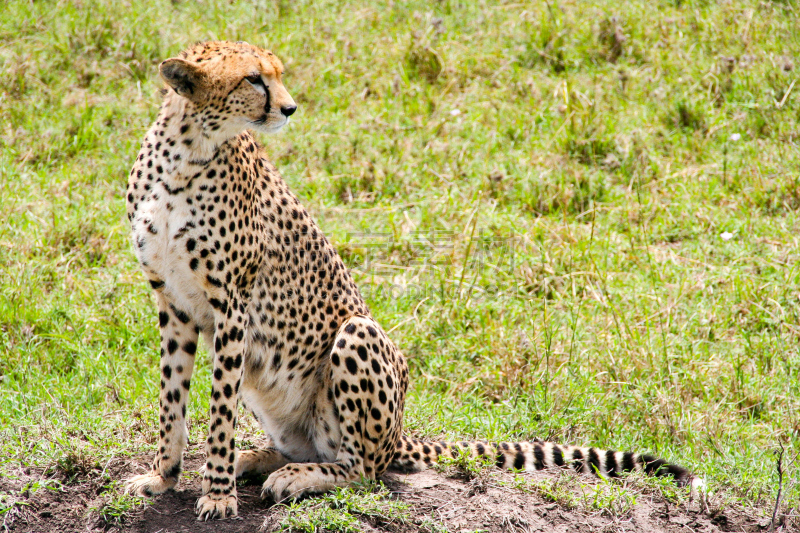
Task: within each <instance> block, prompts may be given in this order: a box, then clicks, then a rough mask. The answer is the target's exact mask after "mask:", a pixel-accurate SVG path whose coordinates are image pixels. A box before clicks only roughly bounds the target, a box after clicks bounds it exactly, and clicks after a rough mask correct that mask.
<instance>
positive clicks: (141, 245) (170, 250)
mask: <svg viewBox="0 0 800 533" xmlns="http://www.w3.org/2000/svg"><path fill="white" fill-rule="evenodd" d="M195 211H196V210H195V209H193V208H192V206H190V205H189V203H188V202H187V201H186V197H185V196H181V195H170V194H169V193H168V192H167V191H166V189H164V188H163V187H162V186H160V184H155V185H154V187H153V190H152V193H151V194H150V196H149V197H148V198H143V199H142V200H141V201H140V202H139V206H138V209H137V210H136V213H135V216H134V218H133V220H132V221H131V226H132V238H133V243H134V250H135V252H136V257H137V259H138V260H139V264H140V265H141V267H142V270H143V271H144V273H145V275H146V276H147V278H148V279H149V280H150V283H151V285H153V287H154V288H158V287H159V286H161V285H162V284H163V288H162V290H163V291H164V294H165V296H166V297H167V299H168V300H169V301H170V302H172V303H173V304H174V305H175V306H176V307H178V308H180V309H182V310H183V311H184V312H186V313H188V314H189V315H190V316H191V317H192V318H193V319H194V320H195V322H196V323H197V324H198V325H199V326H200V327H201V329H202V330H204V331H208V330H209V329H210V328H213V324H214V316H213V309H212V307H211V305H210V304H209V302H208V298H207V297H206V294H205V291H204V289H203V286H202V285H201V283H200V281H199V279H198V277H197V276H196V275H195V272H194V271H193V270H192V267H191V261H192V259H193V256H192V254H191V253H190V252H189V250H187V243H188V242H189V241H190V240H191V239H197V238H199V237H200V234H201V231H200V230H199V228H201V220H200V219H199V217H197V216H196V214H195Z"/></svg>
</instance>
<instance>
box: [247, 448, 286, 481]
mask: <svg viewBox="0 0 800 533" xmlns="http://www.w3.org/2000/svg"><path fill="white" fill-rule="evenodd" d="M289 462H290V461H289V458H288V457H286V456H285V455H283V454H282V453H281V452H280V451H279V450H276V449H275V448H265V449H262V450H242V451H240V452H239V453H238V454H237V456H236V479H243V478H250V477H256V476H266V475H269V474H271V473H273V472H274V471H276V470H278V469H279V468H282V467H283V466H286V465H287V464H289Z"/></svg>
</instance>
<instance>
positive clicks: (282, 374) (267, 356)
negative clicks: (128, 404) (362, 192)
mask: <svg viewBox="0 0 800 533" xmlns="http://www.w3.org/2000/svg"><path fill="white" fill-rule="evenodd" d="M159 72H160V75H161V77H162V78H163V81H164V82H165V87H164V89H163V103H162V105H161V108H160V111H159V113H158V117H157V119H156V121H155V123H154V124H153V126H152V127H151V128H150V130H149V131H148V133H147V134H146V136H145V138H144V141H143V143H142V147H141V151H140V152H139V155H138V157H137V159H136V161H135V164H134V165H133V169H132V170H131V172H130V177H129V181H128V187H127V216H128V220H129V222H130V224H131V230H132V241H133V248H134V251H135V254H136V257H137V259H138V261H139V264H140V266H141V269H142V271H143V272H144V275H145V277H146V278H147V280H148V281H149V282H150V285H151V287H152V289H153V291H154V294H155V300H156V304H157V308H158V320H159V326H160V333H161V358H160V367H161V389H160V394H159V415H160V416H159V428H160V432H159V442H158V449H157V452H156V455H155V459H154V462H153V466H152V469H151V470H150V472H149V473H147V474H143V475H137V476H134V477H132V478H131V479H129V480H128V481H127V489H128V491H129V492H131V493H134V494H137V495H142V496H152V495H157V494H160V493H163V492H165V491H167V490H169V489H172V488H174V487H175V486H176V484H177V483H178V477H179V475H180V472H181V468H182V456H183V450H184V448H185V446H186V444H187V429H186V402H187V399H188V397H189V387H190V383H191V378H192V370H193V367H194V360H195V355H196V351H197V343H198V337H199V336H200V334H202V336H203V338H204V341H205V342H206V344H207V346H209V349H210V351H212V352H213V355H212V359H213V378H212V388H211V400H210V404H211V407H210V411H211V413H210V428H209V433H208V438H207V441H206V444H205V453H206V464H205V467H204V470H203V478H202V496H201V497H200V498H199V500H198V501H197V505H196V513H197V515H198V519H200V520H208V519H214V518H225V517H230V516H235V515H236V514H237V504H238V500H237V494H236V479H237V478H238V477H241V476H245V475H252V474H258V475H265V476H267V478H266V481H265V482H264V484H263V491H262V494H263V495H264V497H272V498H274V499H275V500H280V499H284V498H287V497H300V496H304V495H306V494H311V493H318V492H324V491H328V490H330V489H332V488H333V487H337V486H344V485H347V484H350V483H353V482H355V481H357V480H360V479H363V478H366V479H374V478H375V477H376V476H379V475H380V474H382V473H383V472H384V471H386V470H387V469H389V468H390V467H391V468H393V469H399V470H402V471H416V470H421V469H424V468H426V467H428V466H430V465H431V464H432V463H434V462H435V461H436V460H437V459H438V458H439V457H443V456H444V457H457V456H459V455H460V454H469V455H471V456H474V457H478V456H482V457H487V458H490V459H491V461H493V462H494V463H495V464H496V465H497V467H499V468H508V469H511V468H513V469H520V470H537V469H542V468H545V467H565V468H572V469H574V470H576V471H578V472H584V473H587V474H592V473H593V474H595V475H598V476H608V477H615V476H617V475H618V474H619V473H620V472H629V471H633V470H644V471H645V472H648V473H651V474H656V475H667V476H672V477H674V478H675V480H676V481H677V482H678V483H681V484H687V483H691V484H692V486H695V485H697V480H698V479H699V478H696V477H695V476H693V475H692V474H691V473H689V471H687V470H686V469H684V468H682V467H680V466H677V465H673V464H669V463H667V462H665V461H664V460H662V459H656V458H654V457H652V456H649V455H640V454H637V453H631V452H626V453H622V452H614V451H604V450H599V449H595V448H581V447H576V446H568V445H559V444H554V443H551V442H543V441H539V440H534V441H532V442H516V443H508V442H503V443H488V442H461V443H452V442H425V441H421V440H417V439H414V438H410V437H408V436H405V435H403V433H402V424H403V421H402V419H403V408H404V401H405V394H406V389H407V387H408V379H409V373H408V367H407V366H406V361H405V359H404V358H403V355H402V354H401V353H400V351H399V350H398V348H397V347H396V346H395V344H394V343H393V342H392V341H391V340H390V339H389V337H388V336H387V334H386V332H385V331H384V330H383V329H382V328H381V326H380V325H379V324H378V323H377V322H376V321H375V320H374V319H373V318H372V316H371V315H370V312H369V309H368V308H367V305H366V304H365V302H364V300H363V298H362V297H361V295H360V293H359V291H358V288H357V287H356V285H355V283H354V282H353V279H352V277H351V276H350V273H349V271H348V270H347V268H346V267H345V266H344V264H343V263H342V260H341V258H340V257H339V255H338V254H337V253H336V250H335V248H334V247H333V246H332V245H331V244H330V242H329V241H328V240H327V239H326V238H325V236H324V234H323V233H322V231H321V230H320V229H319V227H318V226H317V225H316V223H315V222H314V220H313V219H312V217H311V216H310V215H309V214H308V212H307V211H306V209H304V208H303V206H302V205H301V203H300V201H299V200H298V199H297V197H296V196H295V195H294V194H292V192H291V191H290V190H289V188H288V187H287V185H286V183H285V182H284V180H283V179H282V177H281V175H280V174H279V173H278V171H277V169H276V168H275V166H274V165H273V164H272V163H271V162H270V161H269V159H268V158H267V155H266V153H265V151H264V149H263V148H262V147H261V146H260V145H259V143H258V142H257V141H256V139H255V138H254V136H253V133H252V131H256V132H263V133H271V132H276V131H278V130H280V129H281V128H282V127H283V126H285V125H286V124H287V123H288V122H289V117H291V116H292V114H293V113H294V112H295V111H296V110H297V105H296V104H295V102H294V100H293V99H292V97H291V96H290V95H289V93H288V92H287V90H286V88H285V87H284V85H283V81H282V74H283V65H282V63H281V61H280V60H279V59H278V58H277V57H276V56H275V55H273V54H272V53H271V52H269V51H266V50H262V49H260V48H258V47H256V46H252V45H250V44H247V43H244V42H206V43H201V44H197V45H195V46H193V47H191V48H189V49H187V50H185V51H184V52H181V53H180V54H179V55H178V56H177V57H174V58H171V59H167V60H166V61H164V62H162V63H161V64H160V66H159ZM239 401H241V402H242V405H243V406H244V407H245V408H246V409H248V410H250V411H251V412H252V413H253V415H254V416H255V418H256V419H257V420H258V422H259V424H260V426H261V427H262V428H263V430H264V433H265V435H266V436H267V437H268V440H269V446H267V447H266V448H264V449H258V450H242V451H239V450H237V448H236V439H235V435H234V434H235V431H236V425H237V417H238V402H239Z"/></svg>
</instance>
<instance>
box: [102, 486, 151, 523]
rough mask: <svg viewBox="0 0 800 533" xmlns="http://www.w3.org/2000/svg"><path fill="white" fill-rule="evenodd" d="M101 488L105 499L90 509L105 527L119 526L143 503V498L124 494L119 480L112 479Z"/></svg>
mask: <svg viewBox="0 0 800 533" xmlns="http://www.w3.org/2000/svg"><path fill="white" fill-rule="evenodd" d="M103 490H105V491H106V493H105V495H106V500H105V501H104V502H103V503H102V504H101V505H99V506H97V507H93V508H91V509H90V511H91V512H95V513H97V515H98V516H99V518H100V520H101V521H102V522H103V523H104V524H105V525H106V526H107V527H112V526H113V527H121V526H123V525H124V524H125V523H126V521H127V520H128V519H129V518H130V517H131V516H132V515H133V514H134V512H135V511H136V510H137V509H139V508H141V507H142V506H143V505H144V500H143V499H142V498H139V497H137V496H131V495H129V494H126V493H125V491H124V490H123V488H122V485H121V483H120V482H119V481H112V482H110V483H109V484H108V485H106V486H105V487H103Z"/></svg>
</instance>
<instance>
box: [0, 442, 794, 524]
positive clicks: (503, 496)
mask: <svg viewBox="0 0 800 533" xmlns="http://www.w3.org/2000/svg"><path fill="white" fill-rule="evenodd" d="M148 464H149V460H147V459H145V458H134V459H116V460H112V461H111V462H110V463H109V464H107V465H105V467H104V468H100V467H97V466H94V467H86V468H81V467H80V465H79V466H78V467H77V468H75V469H73V470H72V471H71V472H69V474H70V476H69V477H70V478H71V480H70V481H68V482H64V483H63V484H59V483H52V484H51V485H50V487H51V488H47V487H44V488H39V489H38V490H35V491H31V490H27V491H26V490H25V488H26V487H30V486H31V484H32V483H35V482H37V481H39V482H40V484H41V482H42V481H43V480H46V479H48V478H49V479H53V478H56V479H58V476H61V480H62V481H64V476H65V473H64V471H63V469H62V470H61V471H59V472H58V473H57V474H51V475H49V476H46V475H45V473H44V472H42V471H35V470H34V469H19V471H17V472H13V473H11V474H10V475H7V476H6V477H3V478H0V494H5V495H7V496H6V497H5V498H6V499H5V500H2V499H0V503H3V506H0V511H1V510H2V509H3V508H4V507H5V508H8V507H9V502H12V503H13V502H14V501H15V502H16V504H14V505H12V506H11V507H10V510H9V511H7V512H6V513H5V514H4V515H0V517H1V518H4V521H3V524H0V531H11V532H14V533H22V532H37V533H72V532H105V533H111V532H131V533H134V532H135V533H172V532H175V533H177V532H188V531H192V532H215V533H234V532H245V531H247V532H257V531H273V530H275V529H276V528H277V527H278V524H279V523H280V521H281V518H282V517H283V516H284V515H285V513H286V508H285V507H283V506H271V505H270V504H268V503H265V502H262V501H261V499H260V485H259V484H258V483H254V484H250V485H244V486H241V487H240V488H239V517H238V518H236V519H230V520H223V521H219V520H217V521H212V522H205V523H204V522H197V521H196V519H195V514H194V503H195V501H196V500H197V498H198V497H199V496H200V481H199V477H198V475H197V474H196V473H195V474H193V473H191V472H190V471H192V470H194V471H196V470H197V468H198V467H199V466H200V465H201V464H202V456H201V454H199V453H198V452H192V453H191V454H188V456H187V459H186V470H187V474H186V475H185V476H184V478H183V480H182V481H181V484H180V485H179V490H176V491H172V492H169V493H167V494H164V495H161V496H159V497H156V498H154V499H153V500H152V501H150V502H148V503H147V504H146V505H144V506H141V507H139V508H136V509H134V510H132V511H129V512H128V513H127V514H125V515H124V516H123V517H122V519H121V520H120V519H117V518H114V517H109V516H106V518H103V516H102V515H101V513H100V512H99V510H100V509H102V508H103V507H104V506H106V505H107V503H108V502H109V501H110V499H111V498H112V495H113V494H114V492H115V491H114V490H109V488H108V487H109V484H110V481H109V479H110V480H122V479H125V478H127V477H129V476H130V475H133V474H136V473H142V472H145V471H146V470H147V467H148ZM558 475H560V474H558V473H549V474H542V473H536V474H525V477H527V478H537V479H540V480H553V479H555V477H554V476H558ZM573 478H574V476H573ZM516 479H517V480H519V477H517V478H516ZM514 480H515V477H514V474H511V473H504V472H493V473H491V474H490V475H487V476H483V477H481V478H478V479H473V480H471V481H469V480H465V479H461V478H459V477H454V476H451V475H445V474H442V473H438V472H435V471H431V470H429V471H426V472H421V473H418V474H411V475H402V474H387V475H385V476H384V477H383V482H384V483H385V484H386V486H387V487H388V489H389V490H390V491H391V493H392V494H393V496H394V497H396V498H398V499H399V500H401V501H403V502H405V503H407V504H408V505H409V506H410V509H411V519H410V520H409V521H407V522H406V523H404V524H400V523H389V524H387V523H380V522H378V521H376V520H375V519H374V518H364V519H363V522H362V524H361V530H362V531H366V532H375V531H389V532H398V533H406V532H413V531H421V532H433V531H449V532H453V533H455V532H466V531H482V532H487V533H501V532H502V533H506V532H508V533H511V532H514V533H516V532H536V531H542V532H545V531H546V532H551V531H552V532H570V533H573V532H574V533H589V532H603V533H611V532H623V531H630V532H633V531H637V532H638V531H641V532H665V533H666V532H675V533H677V532H679V531H681V532H687V531H695V532H703V533H716V532H723V531H735V532H751V531H752V532H756V531H759V532H760V531H769V529H770V528H769V526H770V521H769V519H767V518H765V517H764V516H763V515H764V514H765V512H764V511H763V510H762V511H761V512H758V511H754V510H750V511H748V510H745V509H743V508H741V507H738V506H728V507H726V508H724V509H722V508H720V507H721V506H717V509H715V508H714V507H715V506H714V505H713V502H712V505H711V507H710V509H711V510H710V511H707V510H701V509H700V504H699V503H698V502H694V503H692V504H689V505H686V504H681V505H672V504H668V503H667V502H666V501H665V500H664V499H663V498H662V497H661V496H660V495H659V494H658V492H657V491H653V490H650V491H649V492H650V493H648V491H647V490H644V491H643V492H638V493H637V496H636V503H635V505H634V506H633V507H632V509H629V510H626V509H623V510H621V511H620V510H616V511H615V510H613V509H612V510H609V509H606V510H604V511H588V510H586V509H583V510H581V509H580V506H579V507H578V508H573V509H570V508H568V507H564V506H562V505H560V504H558V503H554V502H553V501H551V500H548V499H546V498H545V497H543V496H542V495H540V494H539V493H537V491H522V490H517V489H514V488H510V486H509V485H512V484H513V482H514ZM579 481H580V483H583V484H584V486H585V485H586V484H589V485H591V484H592V483H594V482H593V481H591V480H589V479H585V478H580V480H579ZM758 515H761V516H758ZM788 522H789V520H786V523H783V524H781V525H780V527H778V528H776V530H777V531H798V529H797V525H796V524H794V523H788ZM431 524H437V525H438V526H443V527H442V528H441V529H440V528H437V527H436V526H432V525H431Z"/></svg>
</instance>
